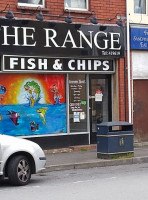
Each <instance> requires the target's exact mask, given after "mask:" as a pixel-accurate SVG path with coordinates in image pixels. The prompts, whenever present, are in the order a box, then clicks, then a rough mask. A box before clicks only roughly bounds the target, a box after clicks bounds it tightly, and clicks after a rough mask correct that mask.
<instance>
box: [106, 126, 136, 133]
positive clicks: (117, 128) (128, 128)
mask: <svg viewBox="0 0 148 200" xmlns="http://www.w3.org/2000/svg"><path fill="white" fill-rule="evenodd" d="M132 130H133V127H132V126H131V125H129V126H128V125H126V126H109V132H116V131H132Z"/></svg>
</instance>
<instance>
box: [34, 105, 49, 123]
mask: <svg viewBox="0 0 148 200" xmlns="http://www.w3.org/2000/svg"><path fill="white" fill-rule="evenodd" d="M47 110H48V108H46V107H43V108H39V109H37V110H36V111H37V113H39V115H40V118H41V119H42V120H43V124H44V125H45V124H46V120H45V115H46V111H47Z"/></svg>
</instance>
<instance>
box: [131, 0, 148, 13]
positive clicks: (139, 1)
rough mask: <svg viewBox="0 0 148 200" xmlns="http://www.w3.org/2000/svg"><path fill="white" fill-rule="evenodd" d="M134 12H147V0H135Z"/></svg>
mask: <svg viewBox="0 0 148 200" xmlns="http://www.w3.org/2000/svg"><path fill="white" fill-rule="evenodd" d="M134 13H137V14H146V0H134Z"/></svg>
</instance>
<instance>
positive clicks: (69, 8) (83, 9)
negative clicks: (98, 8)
mask: <svg viewBox="0 0 148 200" xmlns="http://www.w3.org/2000/svg"><path fill="white" fill-rule="evenodd" d="M64 8H65V10H76V11H79V10H81V11H88V10H89V0H86V8H73V7H66V1H65V0H64Z"/></svg>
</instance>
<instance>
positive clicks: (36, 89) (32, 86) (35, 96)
mask: <svg viewBox="0 0 148 200" xmlns="http://www.w3.org/2000/svg"><path fill="white" fill-rule="evenodd" d="M24 88H25V90H26V91H28V92H29V94H30V97H29V99H30V102H31V107H33V106H34V104H35V102H37V101H38V100H39V98H40V93H41V89H40V86H39V85H38V83H36V82H35V81H28V82H27V83H26V84H25V85H24Z"/></svg>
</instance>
